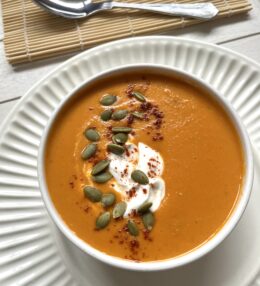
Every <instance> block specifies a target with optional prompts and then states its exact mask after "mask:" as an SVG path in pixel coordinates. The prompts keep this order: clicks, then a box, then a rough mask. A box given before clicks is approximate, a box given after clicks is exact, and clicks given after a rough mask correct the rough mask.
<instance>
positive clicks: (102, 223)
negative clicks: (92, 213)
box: [96, 212, 111, 229]
mask: <svg viewBox="0 0 260 286" xmlns="http://www.w3.org/2000/svg"><path fill="white" fill-rule="evenodd" d="M110 219H111V215H110V212H104V213H102V214H101V215H100V216H99V217H98V218H97V220H96V229H103V228H105V227H106V226H107V225H108V224H109V222H110Z"/></svg>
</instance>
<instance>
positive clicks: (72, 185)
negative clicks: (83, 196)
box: [69, 181, 74, 189]
mask: <svg viewBox="0 0 260 286" xmlns="http://www.w3.org/2000/svg"><path fill="white" fill-rule="evenodd" d="M69 185H70V187H71V188H72V189H74V182H72V181H71V182H69Z"/></svg>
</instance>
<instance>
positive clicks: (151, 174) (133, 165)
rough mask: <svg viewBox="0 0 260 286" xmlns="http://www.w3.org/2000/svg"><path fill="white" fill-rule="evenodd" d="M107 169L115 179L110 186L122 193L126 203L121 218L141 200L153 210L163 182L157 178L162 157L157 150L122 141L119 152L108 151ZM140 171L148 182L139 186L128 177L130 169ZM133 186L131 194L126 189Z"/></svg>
mask: <svg viewBox="0 0 260 286" xmlns="http://www.w3.org/2000/svg"><path fill="white" fill-rule="evenodd" d="M108 158H109V159H110V161H111V162H110V165H109V171H110V172H111V174H112V175H113V177H114V179H115V183H114V189H115V190H116V191H117V192H119V193H120V194H121V195H122V198H123V200H124V201H125V202H126V203H127V209H126V212H125V215H124V216H125V217H127V216H128V215H129V214H130V213H131V211H132V210H137V209H138V207H139V206H141V205H142V204H143V203H144V202H146V201H149V202H152V203H153V204H152V207H151V211H153V212H154V211H156V210H157V209H158V208H159V206H160V204H161V202H162V200H163V198H164V195H165V183H164V180H163V179H162V178H161V175H162V173H163V167H164V164H163V159H162V157H161V156H160V154H159V153H158V152H156V151H155V150H153V149H152V148H150V147H149V146H147V145H145V144H143V143H139V144H138V147H137V146H136V145H135V144H126V152H125V153H124V154H123V155H121V156H118V155H115V154H112V153H110V154H109V155H108ZM136 169H137V170H141V171H143V172H144V173H145V174H146V175H147V176H148V178H149V184H148V185H139V184H137V183H136V182H134V181H133V180H132V178H131V173H132V171H134V170H136ZM133 188H134V190H135V191H134V195H132V196H130V195H129V192H131V190H132V189H133Z"/></svg>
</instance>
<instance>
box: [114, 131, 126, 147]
mask: <svg viewBox="0 0 260 286" xmlns="http://www.w3.org/2000/svg"><path fill="white" fill-rule="evenodd" d="M127 139H128V135H127V134H126V133H117V134H115V135H114V136H113V137H112V141H113V142H114V143H115V144H125V143H126V141H127Z"/></svg>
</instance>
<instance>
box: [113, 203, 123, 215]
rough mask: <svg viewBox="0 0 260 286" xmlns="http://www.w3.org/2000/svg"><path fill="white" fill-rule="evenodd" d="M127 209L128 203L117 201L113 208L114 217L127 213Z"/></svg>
mask: <svg viewBox="0 0 260 286" xmlns="http://www.w3.org/2000/svg"><path fill="white" fill-rule="evenodd" d="M125 211H126V203H125V202H119V203H117V204H116V205H115V207H114V209H113V218H119V217H122V216H123V215H124V214H125Z"/></svg>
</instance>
